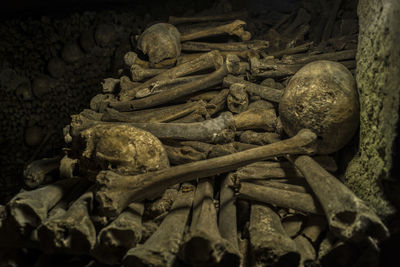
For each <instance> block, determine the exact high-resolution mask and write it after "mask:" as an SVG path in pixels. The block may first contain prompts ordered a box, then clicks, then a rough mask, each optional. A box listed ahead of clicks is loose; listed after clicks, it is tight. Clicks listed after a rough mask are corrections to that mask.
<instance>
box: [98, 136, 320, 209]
mask: <svg viewBox="0 0 400 267" xmlns="http://www.w3.org/2000/svg"><path fill="white" fill-rule="evenodd" d="M315 142H316V135H315V134H314V133H312V132H311V131H309V130H302V131H300V132H299V133H298V134H297V135H296V136H294V137H292V138H289V139H286V140H283V141H280V142H277V143H274V144H270V145H266V146H263V147H258V148H253V149H249V150H246V151H242V152H238V153H234V154H231V155H227V156H223V157H218V158H213V159H208V160H203V161H198V162H193V163H188V164H183V165H179V166H175V167H171V168H167V169H164V170H159V171H154V172H150V173H145V174H139V175H135V176H122V175H118V174H116V173H114V172H112V171H103V172H100V173H99V174H98V176H97V178H96V181H97V185H98V187H97V192H96V200H97V201H98V203H99V210H100V212H101V213H102V214H109V215H114V216H115V215H116V214H119V213H120V212H121V211H122V210H123V209H124V208H125V207H127V205H128V204H129V203H131V202H132V201H140V200H143V199H145V198H147V197H149V196H152V195H155V194H156V193H158V192H160V190H162V189H165V188H166V187H168V186H171V185H174V184H178V183H183V182H186V181H191V180H193V179H195V178H202V177H207V176H209V175H214V174H218V173H224V172H229V171H233V170H235V169H237V168H239V167H242V166H245V165H248V164H250V163H252V162H256V161H260V160H264V159H267V158H270V157H274V156H282V155H286V154H312V153H313V152H314V151H315V149H316V147H315V145H314V144H315ZM116 192H118V194H116Z"/></svg>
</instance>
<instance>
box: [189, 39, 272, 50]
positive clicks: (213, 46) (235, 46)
mask: <svg viewBox="0 0 400 267" xmlns="http://www.w3.org/2000/svg"><path fill="white" fill-rule="evenodd" d="M268 46H269V42H268V41H263V40H254V41H248V42H233V43H206V42H184V43H183V44H182V50H183V51H196V52H208V51H212V50H218V51H246V50H249V49H252V50H262V49H265V48H268Z"/></svg>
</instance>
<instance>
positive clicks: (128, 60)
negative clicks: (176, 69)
mask: <svg viewBox="0 0 400 267" xmlns="http://www.w3.org/2000/svg"><path fill="white" fill-rule="evenodd" d="M124 62H125V64H126V65H127V66H129V67H131V66H132V65H134V64H137V65H140V66H141V67H143V68H146V69H148V68H156V69H159V68H166V67H171V66H172V65H174V64H175V62H176V59H175V58H171V59H166V60H163V61H161V62H159V63H155V64H152V63H150V62H148V61H144V60H141V59H140V58H139V57H138V55H137V54H136V53H135V52H132V51H130V52H128V53H126V54H125V55H124Z"/></svg>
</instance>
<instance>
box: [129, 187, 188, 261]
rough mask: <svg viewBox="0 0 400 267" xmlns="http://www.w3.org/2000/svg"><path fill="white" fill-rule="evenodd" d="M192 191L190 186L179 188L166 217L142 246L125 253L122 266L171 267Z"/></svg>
mask: <svg viewBox="0 0 400 267" xmlns="http://www.w3.org/2000/svg"><path fill="white" fill-rule="evenodd" d="M194 190H195V188H194V186H192V185H190V184H183V185H182V186H181V189H180V191H179V195H178V197H177V199H176V200H175V201H174V204H173V205H172V209H171V211H170V212H169V213H168V215H167V217H165V219H164V220H163V222H162V223H161V225H160V226H159V228H158V229H157V231H156V232H155V233H154V234H153V235H152V236H151V237H150V238H149V239H147V241H146V242H145V243H144V244H143V245H138V246H137V247H135V248H132V249H130V250H129V251H128V252H127V253H126V255H125V257H124V261H123V263H124V266H150V265H151V266H159V267H164V266H167V267H168V266H173V264H174V263H175V261H176V260H175V259H176V255H177V253H178V251H179V247H180V245H181V243H182V240H183V235H184V231H185V227H186V224H187V221H188V219H189V214H190V210H191V207H192V203H193V197H194Z"/></svg>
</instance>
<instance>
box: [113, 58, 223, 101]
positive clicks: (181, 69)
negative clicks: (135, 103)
mask: <svg viewBox="0 0 400 267" xmlns="http://www.w3.org/2000/svg"><path fill="white" fill-rule="evenodd" d="M221 64H222V57H221V56H220V54H219V53H218V52H217V51H211V52H209V53H206V54H204V55H202V56H200V57H197V58H195V59H193V60H191V61H188V62H186V63H184V64H181V65H179V66H176V67H174V68H171V69H168V70H166V71H164V72H162V73H160V74H159V75H157V76H155V77H153V78H151V79H149V80H147V81H146V82H144V83H143V84H142V85H141V86H139V87H138V88H135V89H136V90H135V92H130V91H127V92H123V94H120V100H121V101H127V100H130V99H133V98H134V97H135V95H136V94H137V92H140V91H141V90H145V89H147V88H149V87H150V86H151V85H152V84H154V83H155V82H157V81H162V80H167V79H174V78H178V77H182V76H186V75H189V74H192V73H195V72H198V71H201V70H206V69H211V68H217V67H218V66H220V65H221ZM121 93H122V92H121Z"/></svg>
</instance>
